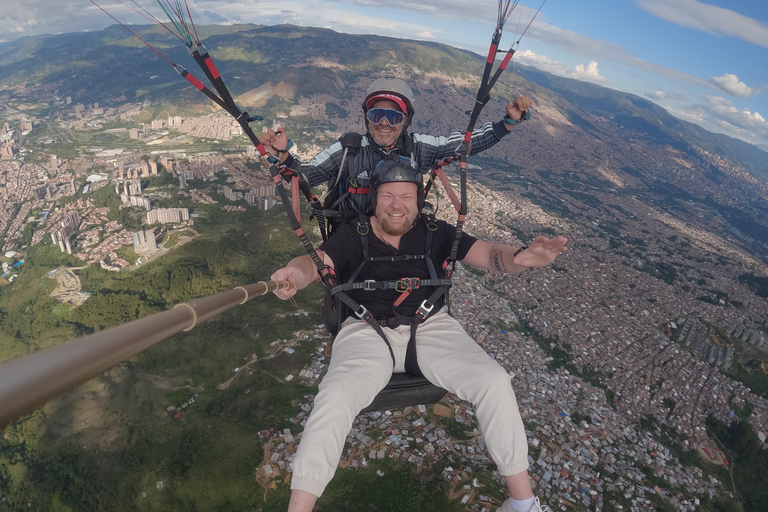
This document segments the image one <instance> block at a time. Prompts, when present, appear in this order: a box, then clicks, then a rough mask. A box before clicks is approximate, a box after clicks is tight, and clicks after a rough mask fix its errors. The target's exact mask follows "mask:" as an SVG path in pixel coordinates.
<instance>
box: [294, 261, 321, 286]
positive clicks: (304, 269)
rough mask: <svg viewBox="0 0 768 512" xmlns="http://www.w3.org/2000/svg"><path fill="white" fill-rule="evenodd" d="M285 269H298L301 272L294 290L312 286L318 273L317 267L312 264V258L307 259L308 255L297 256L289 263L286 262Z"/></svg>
mask: <svg viewBox="0 0 768 512" xmlns="http://www.w3.org/2000/svg"><path fill="white" fill-rule="evenodd" d="M286 267H293V268H296V269H299V270H300V271H301V276H302V277H301V279H299V280H297V281H296V289H297V290H302V289H304V288H306V287H307V286H309V285H310V284H312V283H313V282H314V281H315V279H316V277H317V275H318V273H317V267H316V266H315V264H314V262H313V261H312V258H310V257H309V255H304V256H299V257H297V258H293V259H292V260H291V261H289V262H288V264H287V265H286Z"/></svg>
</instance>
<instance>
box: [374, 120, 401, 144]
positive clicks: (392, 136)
mask: <svg viewBox="0 0 768 512" xmlns="http://www.w3.org/2000/svg"><path fill="white" fill-rule="evenodd" d="M368 133H369V134H370V135H371V138H373V141H374V142H375V143H376V144H378V145H379V146H381V147H384V148H389V147H390V146H392V145H393V144H394V143H395V142H397V140H398V139H399V138H400V134H401V133H402V129H399V127H395V128H394V129H393V130H392V131H384V132H381V131H378V130H377V127H376V126H375V125H370V123H369V126H368Z"/></svg>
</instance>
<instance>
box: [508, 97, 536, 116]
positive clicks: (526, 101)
mask: <svg viewBox="0 0 768 512" xmlns="http://www.w3.org/2000/svg"><path fill="white" fill-rule="evenodd" d="M532 106H533V100H532V99H531V98H529V97H528V96H520V97H519V98H516V99H515V100H514V101H512V102H511V103H507V105H506V107H505V108H506V109H507V115H508V116H509V117H511V118H512V119H514V120H515V121H519V120H520V117H521V116H522V115H523V112H526V111H528V109H529V108H531V107H532Z"/></svg>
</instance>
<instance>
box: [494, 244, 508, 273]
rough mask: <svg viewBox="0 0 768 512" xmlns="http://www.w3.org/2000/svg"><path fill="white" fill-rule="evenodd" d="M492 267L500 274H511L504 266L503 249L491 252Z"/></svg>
mask: <svg viewBox="0 0 768 512" xmlns="http://www.w3.org/2000/svg"><path fill="white" fill-rule="evenodd" d="M491 266H492V267H493V268H494V269H496V270H498V271H499V272H509V270H507V266H506V265H505V264H504V255H503V252H502V250H501V249H492V250H491Z"/></svg>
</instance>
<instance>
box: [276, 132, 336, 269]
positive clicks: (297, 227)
mask: <svg viewBox="0 0 768 512" xmlns="http://www.w3.org/2000/svg"><path fill="white" fill-rule="evenodd" d="M262 149H263V146H262ZM269 172H270V174H271V175H272V181H273V182H274V183H275V188H276V189H277V192H278V194H279V195H280V200H281V201H282V203H283V206H284V207H285V211H286V213H288V220H289V221H290V223H291V229H293V232H294V233H296V236H298V237H299V241H300V242H301V245H302V246H303V247H304V250H305V251H307V254H309V257H310V258H311V259H312V262H313V263H314V264H315V266H316V267H317V272H318V273H319V274H320V275H321V276H323V277H327V275H333V273H332V269H330V268H329V267H328V266H326V264H325V263H323V260H322V259H321V258H320V255H319V254H317V250H315V246H314V245H312V242H311V241H310V240H309V238H308V237H307V234H306V233H304V230H303V229H302V228H301V222H300V221H299V219H298V217H297V216H296V215H295V214H294V212H293V208H292V207H291V200H290V199H289V198H288V192H287V191H286V190H285V186H283V180H282V177H281V176H280V169H279V168H278V167H277V165H276V164H273V165H272V166H271V167H270V168H269ZM323 284H326V282H325V281H323Z"/></svg>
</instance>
